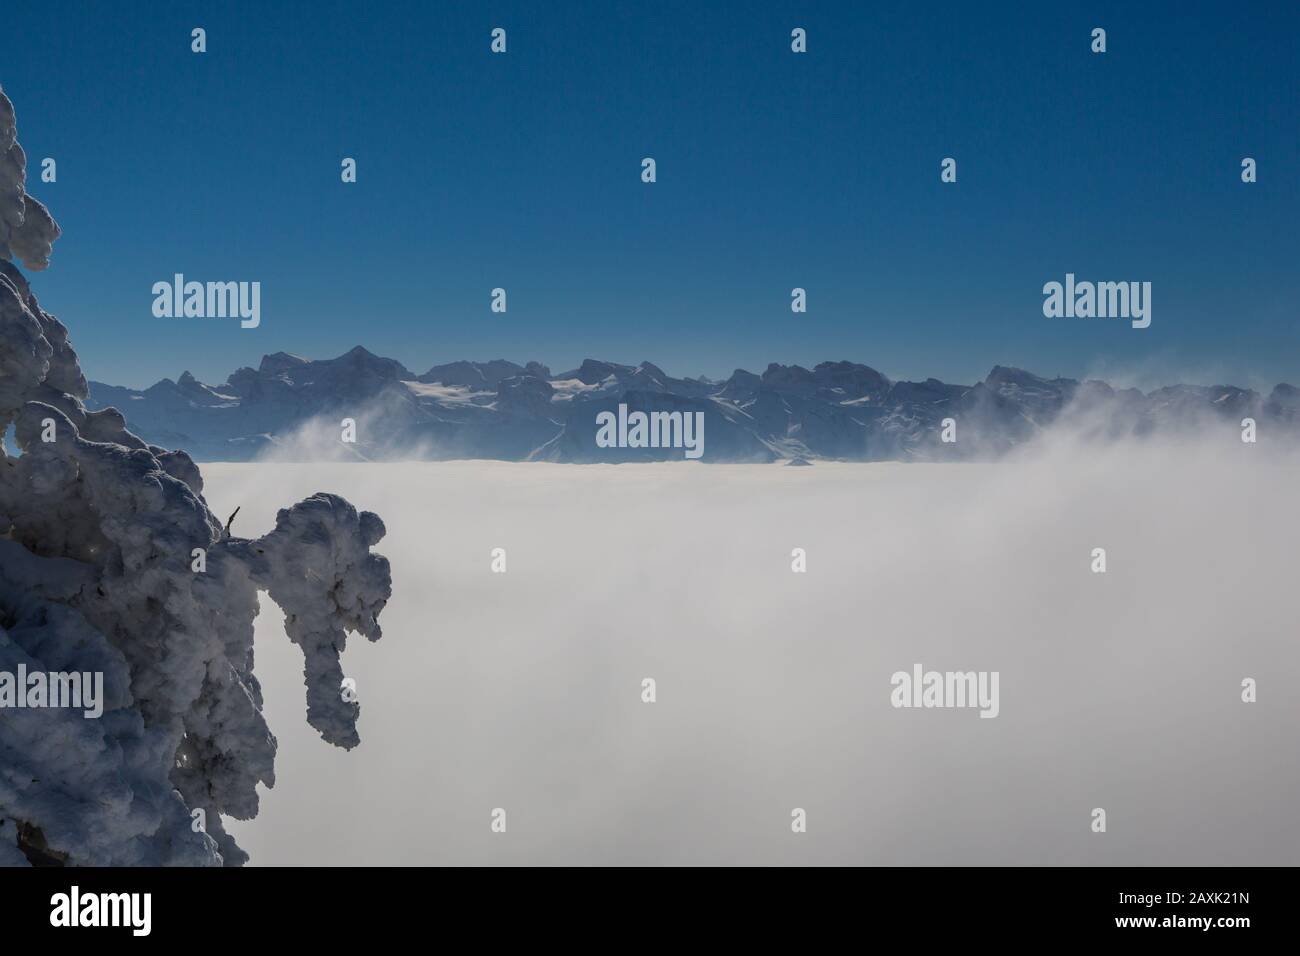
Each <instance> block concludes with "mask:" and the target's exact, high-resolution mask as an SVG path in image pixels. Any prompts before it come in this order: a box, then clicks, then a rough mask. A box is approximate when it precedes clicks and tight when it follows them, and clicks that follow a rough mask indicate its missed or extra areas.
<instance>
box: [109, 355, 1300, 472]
mask: <svg viewBox="0 0 1300 956" xmlns="http://www.w3.org/2000/svg"><path fill="white" fill-rule="evenodd" d="M620 404H624V405H626V406H628V409H629V410H632V411H636V410H641V411H646V412H652V411H669V412H671V411H683V412H703V413H704V422H705V445H704V450H705V451H704V456H703V460H704V461H713V462H764V461H774V460H778V459H788V460H791V461H798V460H800V459H802V460H804V461H811V460H816V459H837V460H850V461H883V460H944V459H954V458H957V459H987V458H995V457H997V456H999V455H1001V454H1003V453H1005V452H1006V451H1008V450H1010V449H1011V448H1013V447H1015V446H1017V445H1020V444H1023V443H1025V442H1026V441H1029V440H1031V439H1032V438H1033V437H1034V436H1035V435H1037V434H1038V433H1040V432H1041V431H1042V430H1044V429H1046V428H1048V427H1049V426H1051V425H1053V424H1055V423H1059V422H1072V423H1074V424H1075V425H1077V426H1078V427H1080V428H1082V429H1084V430H1085V431H1086V432H1087V433H1088V434H1092V435H1096V436H1098V437H1103V438H1104V437H1120V436H1125V435H1134V436H1142V435H1147V434H1151V433H1154V432H1166V431H1171V430H1172V431H1179V430H1184V431H1185V430H1203V429H1206V428H1212V427H1216V426H1217V427H1222V428H1225V429H1226V428H1228V427H1232V428H1236V429H1240V427H1241V421H1242V419H1243V418H1247V417H1249V418H1253V419H1255V420H1256V422H1257V423H1258V428H1259V430H1260V433H1261V434H1270V435H1274V434H1283V435H1286V436H1288V438H1289V439H1290V440H1295V439H1297V438H1300V389H1297V388H1296V387H1295V386H1292V385H1287V384H1281V385H1278V386H1276V387H1275V388H1273V389H1272V391H1271V392H1270V393H1269V394H1268V395H1267V396H1265V395H1262V394H1260V393H1259V392H1255V391H1253V390H1250V389H1244V388H1238V387H1236V386H1232V385H1215V386H1199V385H1171V386H1167V387H1164V388H1160V389H1156V390H1155V391H1152V392H1146V393H1144V392H1141V391H1139V390H1137V389H1132V388H1129V389H1117V388H1112V387H1111V386H1110V385H1108V384H1106V383H1105V382H1101V381H1096V380H1085V381H1077V380H1074V379H1066V378H1053V379H1047V378H1043V377H1040V376H1037V375H1034V374H1032V373H1030V372H1026V371H1023V370H1021V369H1016V368H1006V367H1003V366H996V367H995V368H994V369H993V370H992V371H991V372H989V374H988V376H987V377H986V378H985V379H984V380H983V381H982V382H977V383H975V384H973V385H951V384H947V383H944V382H941V381H939V380H937V379H933V378H930V379H926V380H925V381H923V382H905V381H897V382H896V381H891V380H890V379H889V378H887V377H886V376H884V375H882V374H881V373H880V372H877V371H876V370H875V369H872V368H869V367H868V366H866V365H860V364H857V363H855V362H846V361H840V362H822V363H821V364H819V365H817V366H815V367H814V368H812V369H806V368H802V367H800V366H798V365H778V364H772V365H769V366H768V367H767V369H766V370H765V371H764V372H762V373H761V374H758V373H754V372H748V371H745V370H744V369H737V370H736V371H735V372H733V373H732V374H731V375H730V377H728V378H727V379H726V380H725V381H712V380H709V379H706V378H675V377H673V376H671V375H669V374H668V373H667V372H665V371H663V370H662V369H660V368H659V367H657V366H655V365H653V364H651V363H649V362H642V363H641V364H640V365H635V366H633V365H621V364H618V363H615V362H603V361H597V360H595V359H586V360H585V361H583V362H582V364H581V365H580V366H578V367H577V368H575V369H573V370H571V371H567V372H562V373H559V374H552V372H551V370H550V369H548V368H547V367H546V366H544V365H541V364H539V363H537V362H528V363H526V364H524V365H519V364H516V363H514V362H510V361H506V360H504V359H496V360H494V361H490V362H470V361H459V362H452V363H450V364H447V365H437V366H434V367H433V368H431V369H429V370H428V371H427V372H425V373H423V374H419V375H417V374H415V373H413V372H411V371H410V370H409V369H407V368H406V367H405V366H403V365H402V364H401V363H400V362H398V361H396V360H394V359H390V358H383V357H381V356H378V355H374V354H373V353H371V352H369V351H367V350H366V349H364V348H361V347H360V346H358V347H357V348H354V349H352V350H351V351H349V352H347V353H345V354H343V355H340V356H339V357H338V358H333V359H321V360H311V359H306V358H300V357H299V356H296V355H290V354H288V353H286V352H277V353H275V354H273V355H267V356H265V357H264V358H263V359H262V361H261V364H260V365H259V366H258V367H257V368H255V369H254V368H241V369H239V370H238V371H236V372H235V373H233V374H232V375H231V376H230V377H229V378H228V379H227V380H226V382H224V383H223V384H221V385H206V384H204V383H202V382H200V381H198V380H197V379H196V378H195V377H194V376H193V375H191V374H190V373H189V372H185V373H183V374H182V375H181V376H180V378H178V379H177V380H175V381H172V380H171V379H163V380H162V381H160V382H158V383H157V384H155V385H152V386H150V387H149V388H147V389H144V390H143V391H138V390H135V389H129V388H122V387H119V386H113V385H106V384H103V383H101V382H91V383H90V399H89V401H88V402H87V405H88V406H89V407H90V408H92V409H99V408H105V407H108V406H115V407H116V408H118V409H119V410H120V411H121V412H122V413H123V414H124V415H125V417H126V420H127V424H128V427H129V428H130V430H131V431H133V432H135V433H136V434H137V435H139V436H140V437H141V438H144V439H145V440H146V441H148V442H150V443H152V444H155V445H160V446H163V447H167V448H179V449H184V450H185V451H187V452H189V453H190V455H191V456H193V457H194V458H195V459H198V460H206V461H246V460H250V459H252V458H255V457H259V456H262V455H264V454H267V453H271V454H277V453H278V454H280V455H286V456H289V457H295V458H316V457H339V456H347V457H360V458H376V459H383V458H393V457H406V458H412V457H414V458H423V459H454V458H481V459H499V460H510V461H524V460H542V461H557V462H597V461H606V462H611V461H643V460H654V459H668V458H680V457H681V451H680V449H671V448H598V447H597V446H596V441H595V436H596V424H595V422H596V415H597V414H598V413H599V412H602V411H614V410H616V409H617V408H618V406H619V405H620ZM344 418H351V419H353V420H354V421H355V422H356V423H357V428H356V441H355V443H354V444H344V443H343V442H341V441H340V434H341V431H340V424H341V422H342V420H343V419H344ZM946 419H952V421H953V422H954V423H955V428H950V429H949V432H950V437H952V436H954V435H955V438H956V441H954V442H951V443H949V442H944V441H942V440H941V431H942V430H943V428H944V422H945V420H946Z"/></svg>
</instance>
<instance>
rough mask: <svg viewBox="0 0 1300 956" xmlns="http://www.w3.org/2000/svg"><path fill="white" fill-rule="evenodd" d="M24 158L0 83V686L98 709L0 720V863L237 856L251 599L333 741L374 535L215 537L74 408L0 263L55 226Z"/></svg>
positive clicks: (28, 308)
mask: <svg viewBox="0 0 1300 956" xmlns="http://www.w3.org/2000/svg"><path fill="white" fill-rule="evenodd" d="M24 167H25V157H24V155H23V152H22V148H21V147H20V146H19V145H18V143H17V139H16V132H15V126H14V114H13V107H12V105H11V104H10V102H9V100H8V98H7V97H5V95H4V94H3V92H0V430H5V429H7V428H8V427H9V425H10V424H12V425H13V428H14V432H13V434H14V439H15V442H16V443H17V445H18V448H19V449H20V450H21V452H22V454H21V455H19V456H18V457H11V456H9V455H8V454H7V452H3V451H0V674H3V673H10V674H13V673H17V672H18V671H19V670H20V668H21V669H22V670H23V671H25V672H27V673H37V672H40V673H72V672H77V673H91V672H93V673H100V674H102V675H103V694H102V704H103V714H102V716H100V717H98V718H93V719H92V718H87V717H86V716H85V715H84V714H83V712H82V711H81V710H77V709H67V708H50V707H44V708H32V709H4V710H0V865H4V864H15V865H24V864H28V863H33V862H35V863H47V864H49V863H53V864H57V863H66V864H77V865H131V864H143V865H159V864H182V865H188V864H210V865H220V864H223V863H224V864H226V865H238V864H240V863H243V862H245V861H246V859H247V855H246V854H245V853H244V852H243V851H242V850H241V849H240V848H239V847H238V846H237V845H236V844H235V842H234V840H233V839H232V838H231V837H230V836H229V835H228V834H227V833H226V832H225V831H224V829H223V827H222V825H221V816H222V815H228V816H231V817H234V818H236V819H249V818H251V817H253V816H254V815H256V813H257V808H258V796H257V784H258V783H262V784H265V785H266V786H268V787H269V786H272V785H273V784H274V782H275V750H276V741H275V737H274V736H273V735H272V734H271V732H270V729H269V728H268V727H267V725H266V722H265V720H264V719H263V716H262V691H261V687H260V686H259V684H258V681H257V678H256V677H255V676H254V674H253V620H254V618H255V617H256V616H257V613H258V592H259V591H266V592H267V593H268V594H269V595H270V597H271V598H272V599H273V600H275V601H276V603H278V604H279V605H280V607H281V608H282V609H283V610H284V612H285V617H286V623H285V627H286V630H287V632H288V635H289V637H290V639H291V640H292V641H293V642H294V643H295V644H297V645H298V646H299V647H301V648H302V650H303V654H304V657H305V668H304V672H305V677H306V685H307V719H308V722H309V723H310V724H311V726H313V727H314V728H316V729H317V730H318V731H320V733H321V736H322V737H324V738H325V739H326V740H327V741H329V742H330V743H333V744H337V745H339V746H342V747H347V748H351V747H353V746H355V745H356V744H357V743H358V742H359V737H358V735H357V730H356V721H357V716H358V714H359V710H360V708H359V706H358V705H357V704H356V703H355V701H348V700H345V699H344V695H343V694H342V693H341V691H340V685H341V683H342V679H343V673H342V669H341V666H340V663H339V656H340V654H341V653H342V651H343V648H344V644H345V640H346V635H347V632H348V631H356V632H359V633H361V634H364V635H365V636H366V637H368V638H370V639H371V640H377V639H378V638H379V636H380V629H379V624H378V621H377V618H378V615H379V613H380V611H381V610H382V609H383V607H384V605H385V603H386V602H387V600H388V597H389V595H390V593H391V579H390V576H389V567H388V562H387V560H386V559H384V558H383V557H381V556H380V555H377V554H374V553H372V552H371V550H370V549H371V547H372V546H373V545H375V544H376V543H377V542H378V541H379V540H380V539H381V538H382V537H383V535H384V525H383V522H382V521H380V519H379V517H378V516H377V515H374V514H372V513H370V512H360V513H358V511H357V510H356V509H355V508H354V507H352V505H350V504H349V503H348V502H346V501H345V500H343V499H342V498H339V497H338V496H336V495H330V494H316V495H313V496H312V497H310V498H308V499H307V500H306V501H303V502H300V503H299V504H297V505H294V506H293V507H292V508H286V509H283V510H281V511H280V512H279V515H278V516H277V519H276V527H275V529H274V530H273V531H271V532H270V533H268V534H266V535H264V536H262V537H261V538H258V539H255V540H248V539H242V538H235V537H232V536H230V534H229V532H228V528H227V527H226V526H223V525H222V523H221V522H220V521H219V520H218V519H217V518H216V517H215V516H214V515H213V514H212V513H211V512H210V511H209V510H208V507H207V504H206V503H205V501H204V499H203V482H202V477H201V476H200V474H199V470H198V468H197V467H196V466H195V464H194V462H193V461H192V460H191V459H190V457H189V456H188V455H186V454H185V453H184V452H183V451H170V452H169V451H166V450H164V449H162V448H158V447H156V446H153V445H150V444H148V443H146V442H144V441H142V440H141V439H140V438H138V437H136V436H135V435H133V434H131V433H130V432H129V431H127V430H126V426H125V421H124V419H123V417H122V415H121V414H120V413H119V412H118V411H117V410H116V409H111V408H110V409H104V410H102V411H98V412H91V411H88V410H87V409H86V408H85V406H84V404H83V401H84V399H85V398H86V397H87V387H86V379H85V376H84V375H83V374H82V372H81V368H80V365H79V363H78V361H77V355H76V353H75V351H74V350H73V348H72V345H71V343H70V342H69V340H68V334H67V330H66V329H65V328H64V327H63V325H62V324H61V323H60V322H59V321H58V320H57V319H55V318H54V317H53V316H52V315H50V314H48V313H46V312H44V311H43V310H42V309H41V308H40V305H39V304H38V303H37V301H36V298H35V296H34V295H32V292H31V288H30V286H29V285H28V283H27V280H26V279H25V278H24V277H23V275H22V273H21V272H19V271H18V269H17V268H16V267H15V266H14V265H13V264H12V262H10V261H6V260H8V259H10V258H13V257H16V258H18V259H20V260H22V261H23V262H24V264H26V265H27V266H28V267H29V268H36V269H40V268H44V267H45V266H46V265H47V264H48V261H49V255H50V251H51V247H52V245H53V242H54V240H55V239H57V238H58V235H59V228H58V226H57V224H55V222H54V220H53V219H52V218H50V216H49V213H48V212H47V211H46V209H45V207H44V206H42V205H41V204H40V203H37V202H36V201H35V200H34V199H32V198H31V197H30V196H28V195H27V194H26V192H25V188H24V186H25V168H24ZM232 517H233V516H232ZM196 555H197V556H199V557H196ZM200 810H201V811H203V812H202V813H201V814H200V813H198V812H197V811H200ZM197 821H203V822H204V823H205V824H206V825H205V826H199V825H198V822H197Z"/></svg>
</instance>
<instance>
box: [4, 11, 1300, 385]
mask: <svg viewBox="0 0 1300 956" xmlns="http://www.w3.org/2000/svg"><path fill="white" fill-rule="evenodd" d="M149 6H150V7H151V8H153V9H151V10H145V9H144V7H145V5H144V4H120V3H112V4H110V3H90V2H81V3H67V2H57V0H56V2H48V0H44V2H32V0H7V2H6V3H5V5H4V11H3V22H2V23H0V84H2V85H3V87H4V89H5V91H6V92H7V93H8V94H9V96H10V98H11V99H12V100H13V101H14V104H15V107H16V109H17V112H18V123H19V136H20V139H21V141H22V142H23V144H24V146H25V147H26V149H27V152H28V155H29V158H30V160H31V166H30V169H29V175H30V177H31V179H32V180H33V181H32V182H31V183H30V185H29V189H30V190H31V191H32V192H33V194H35V195H36V196H38V197H39V198H41V199H43V200H45V201H46V202H47V203H48V205H49V206H50V208H51V211H52V212H53V213H54V215H55V217H56V218H57V219H58V220H59V222H60V224H61V225H62V226H63V228H64V232H65V237H64V238H63V239H62V240H61V241H60V242H59V243H58V245H57V246H56V247H55V256H54V263H53V265H52V266H51V268H50V270H49V271H48V272H46V273H43V274H40V275H37V276H36V277H35V280H34V286H35V288H36V291H37V293H38V295H39V296H40V298H41V302H42V304H43V305H44V306H45V307H46V308H47V309H49V310H50V311H52V312H54V313H55V314H57V315H59V316H60V317H62V318H63V319H64V321H65V322H67V324H68V325H69V326H70V328H71V330H72V334H73V341H74V343H75V344H76V346H77V348H78V350H79V351H80V353H81V356H82V362H83V366H84V367H85V369H86V370H87V373H88V375H89V376H90V377H92V378H95V379H99V380H103V381H109V382H112V383H115V384H123V385H131V386H136V387H140V386H144V385H147V384H150V383H152V382H153V381H155V380H157V379H158V378H161V377H163V376H168V377H172V378H175V377H176V376H177V375H179V373H180V372H181V371H182V370H184V369H189V370H191V371H193V372H194V373H195V374H196V375H198V376H199V378H201V379H203V380H205V381H213V382H216V381H222V380H224V378H225V376H226V375H227V374H228V373H229V372H230V371H232V370H233V369H235V368H236V367H238V366H241V365H249V364H256V363H257V361H258V360H259V358H260V357H261V355H263V354H264V353H268V352H275V351H279V350H284V351H289V352H294V353H297V354H300V355H306V356H309V357H314V358H324V357H331V356H334V355H337V354H339V353H341V352H343V351H345V350H347V349H348V348H351V347H352V346H354V345H357V344H363V345H365V346H366V347H367V348H369V349H371V350H372V351H374V352H377V353H380V354H383V355H388V356H392V357H394V358H398V359H400V360H401V361H403V362H404V363H405V364H406V365H408V366H409V367H411V368H412V369H413V370H414V371H416V372H421V371H423V370H425V369H426V368H428V367H429V366H430V365H433V364H435V363H440V362H446V361H451V360H454V359H459V358H472V359H488V358H497V357H505V358H510V359H513V360H516V361H520V362H522V361H525V360H529V359H536V360H539V361H542V362H545V363H547V364H549V365H550V366H551V367H552V368H553V369H554V370H555V371H561V370H563V369H565V368H569V367H572V366H574V365H576V364H577V363H578V362H579V361H580V360H581V359H582V358H583V357H586V356H591V357H598V358H604V359H609V360H613V361H623V362H629V363H634V362H638V361H641V360H642V359H648V360H650V361H653V362H655V363H657V364H659V365H660V366H662V367H664V368H665V369H667V370H668V371H670V372H672V373H673V374H679V375H688V374H689V375H696V374H708V375H711V376H723V375H726V374H728V373H730V372H731V370H732V369H733V368H735V367H737V366H740V367H746V368H749V369H751V370H754V371H762V369H763V368H764V367H765V366H766V364H767V363H768V362H770V361H780V362H785V363H791V362H797V363H800V364H804V365H811V364H813V363H816V362H818V361H822V360H826V359H852V360H855V361H861V362H865V363H867V364H869V365H872V366H874V367H876V368H878V369H880V370H881V371H883V372H885V373H886V374H888V375H890V376H893V377H895V378H920V377H925V376H928V375H934V376H937V377H940V378H943V379H945V380H948V381H954V382H972V381H975V380H977V379H979V378H982V377H983V376H984V375H985V374H986V373H987V371H988V369H989V368H990V367H991V366H993V365H994V364H999V363H1000V364H1006V365H1019V366H1022V367H1025V368H1029V369H1031V370H1034V371H1037V372H1039V373H1042V374H1047V375H1055V374H1062V375H1072V376H1084V375H1106V376H1108V377H1112V378H1113V379H1118V380H1126V379H1128V380H1131V379H1133V378H1136V379H1137V380H1138V381H1139V382H1140V383H1144V384H1149V383H1151V382H1159V381H1169V380H1173V379H1183V380H1190V381H1202V382H1206V383H1211V382H1216V381H1231V382H1233V383H1235V384H1240V385H1254V386H1256V387H1264V388H1267V387H1269V386H1271V385H1272V384H1273V383H1275V382H1277V381H1282V380H1290V381H1292V382H1297V381H1300V308H1298V307H1297V303H1298V302H1300V268H1298V266H1300V230H1297V215H1296V213H1297V209H1298V208H1300V186H1298V185H1297V184H1298V183H1300V70H1298V69H1297V67H1298V66H1300V62H1298V57H1297V49H1300V41H1297V36H1298V35H1300V13H1297V5H1296V4H1292V3H1285V4H1283V3H1273V4H1266V3H1251V2H1233V3H1215V4H1210V3H1194V2H1190V3H1189V2H1180V3H1140V4H1139V3H1133V2H1123V3H1119V2H1117V3H1061V2H1051V3H1044V2H1024V3H1008V4H985V3H968V2H954V3H925V4H919V3H903V2H900V3H864V2H853V3H849V2H845V3H828V2H816V3H814V2H806V3H767V2H746V3H707V4H706V3H700V2H658V0H656V2H644V3H615V2H555V3H550V2H547V3H542V2H537V0H530V2H522V3H488V4H481V3H469V2H460V3H437V4H435V3H429V2H418V3H417V2H411V3H400V4H397V3H360V2H358V3H336V2H313V3H310V4H308V3H270V2H257V3H252V2H248V3H245V2H223V3H219V4H217V3H201V4H200V3H183V2H182V3H168V4H166V5H164V4H161V3H157V4H150V5H149ZM195 26H203V27H204V28H206V30H207V32H208V52H207V53H206V54H205V55H201V56H200V55H195V54H193V53H191V52H190V30H191V28H193V27H195ZM496 26H501V27H504V28H505V29H506V30H507V31H508V36H509V52H508V53H507V54H506V55H504V56H495V55H492V54H491V53H490V52H489V48H488V47H489V32H490V30H491V29H492V28H493V27H496ZM796 26H802V27H804V28H806V29H807V31H808V47H809V52H808V53H807V54H806V55H795V54H794V53H792V52H791V51H790V31H791V29H792V28H793V27H796ZM1094 26H1103V27H1105V28H1106V29H1107V31H1108V47H1109V50H1108V52H1107V53H1106V54H1104V55H1100V56H1099V55H1094V54H1092V53H1091V52H1090V50H1089V44H1090V36H1089V34H1090V31H1091V29H1092V28H1093V27H1094ZM45 156H52V157H54V158H56V159H57V161H58V170H59V179H58V182H57V183H55V184H43V183H41V182H39V161H40V160H41V158H43V157H45ZM344 156H353V157H356V159H357V160H358V164H359V182H358V183H356V184H355V185H344V184H343V183H341V182H340V178H339V171H340V167H339V164H340V161H341V159H342V158H343V157H344ZM644 156H653V157H654V158H655V159H656V160H657V163H658V182H657V183H655V184H653V185H646V184H643V183H642V182H641V180H640V162H641V159H642V157H644ZM945 156H953V157H955V158H956V159H957V161H958V164H959V166H958V172H959V177H958V182H957V183H956V184H955V185H944V184H942V183H941V182H940V180H939V164H940V160H941V159H942V158H943V157H945ZM1244 156H1252V157H1255V158H1256V159H1257V160H1258V163H1259V182H1258V183H1256V184H1254V185H1245V184H1243V183H1242V182H1241V180H1240V162H1241V159H1242V157H1244ZM1067 271H1071V272H1074V273H1076V274H1077V275H1078V276H1079V277H1080V278H1081V279H1094V280H1149V281H1151V282H1152V283H1153V296H1152V298H1153V302H1152V305H1153V313H1152V315H1153V322H1152V325H1151V327H1150V328H1149V329H1147V330H1144V331H1137V330H1133V329H1131V328H1129V326H1128V323H1127V322H1118V321H1098V320H1091V321H1090V320H1079V319H1076V320H1070V319H1055V320H1053V319H1047V318H1044V316H1043V314H1042V308H1041V307H1042V292H1041V289H1042V286H1043V283H1044V282H1047V281H1049V280H1052V279H1056V280H1062V279H1063V278H1064V275H1065V273H1066V272H1067ZM175 272H183V273H185V275H186V276H187V277H188V278H191V279H198V280H246V281H252V280H257V281H260V282H261V283H262V324H261V327H260V328H258V329H255V330H244V329H241V328H239V324H238V322H237V321H232V320H198V319H190V320H185V319H158V318H155V317H154V316H153V315H152V313H151V304H152V301H153V296H152V294H151V291H150V289H151V286H152V285H153V283H154V282H156V281H160V280H170V278H171V276H172V274H173V273H175ZM494 286H503V287H505V288H506V289H507V290H508V294H509V311H508V312H507V313H506V314H505V315H498V314H494V313H492V312H491V311H489V307H488V306H489V292H490V290H491V289H492V287H494ZM794 286H802V287H805V288H806V289H807V290H808V297H809V298H808V301H809V311H808V313H807V314H806V315H795V314H793V313H791V311H790V307H789V302H790V289H791V288H792V287H794Z"/></svg>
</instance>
